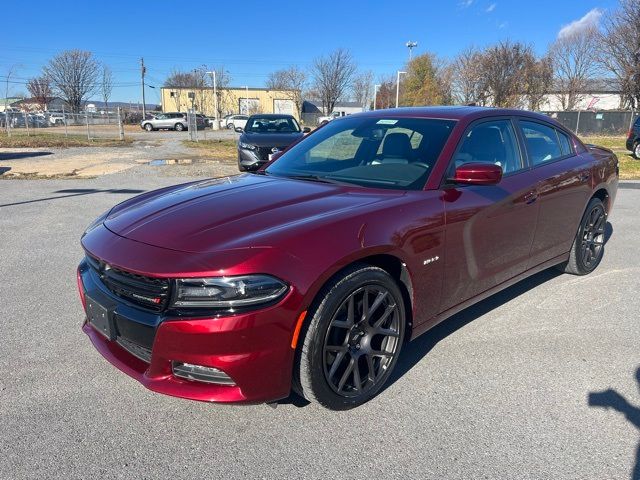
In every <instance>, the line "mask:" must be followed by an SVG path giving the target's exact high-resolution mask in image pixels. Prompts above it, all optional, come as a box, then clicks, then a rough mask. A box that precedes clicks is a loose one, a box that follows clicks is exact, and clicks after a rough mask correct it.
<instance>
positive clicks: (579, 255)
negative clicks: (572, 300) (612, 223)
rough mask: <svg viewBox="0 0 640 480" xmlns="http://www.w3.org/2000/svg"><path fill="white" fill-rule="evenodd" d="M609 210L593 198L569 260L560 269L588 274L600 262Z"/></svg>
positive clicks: (585, 213) (600, 201)
mask: <svg viewBox="0 0 640 480" xmlns="http://www.w3.org/2000/svg"><path fill="white" fill-rule="evenodd" d="M606 226H607V212H606V211H605V209H604V204H603V203H602V200H600V199H599V198H592V199H591V201H590V202H589V205H587V209H586V210H585V212H584V215H583V216H582V221H581V222H580V226H579V227H578V233H577V234H576V238H575V239H574V240H573V245H572V246H571V252H570V254H569V260H568V261H567V262H566V263H564V264H562V265H560V266H559V267H560V270H562V271H564V272H566V273H572V274H574V275H587V274H588V273H591V272H593V271H594V270H595V269H596V267H597V266H598V265H599V264H600V261H601V260H602V256H603V255H604V237H605V229H606Z"/></svg>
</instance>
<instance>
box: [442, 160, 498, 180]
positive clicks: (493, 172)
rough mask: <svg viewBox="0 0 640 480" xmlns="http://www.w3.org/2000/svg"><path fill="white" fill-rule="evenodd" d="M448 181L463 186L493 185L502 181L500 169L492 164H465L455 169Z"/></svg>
mask: <svg viewBox="0 0 640 480" xmlns="http://www.w3.org/2000/svg"><path fill="white" fill-rule="evenodd" d="M449 180H450V181H452V182H454V183H460V184H463V185H495V184H496V183H499V182H500V180H502V167H500V166H499V165H494V164H492V163H466V164H464V165H460V166H459V167H458V168H456V171H455V173H454V175H453V178H451V179H449Z"/></svg>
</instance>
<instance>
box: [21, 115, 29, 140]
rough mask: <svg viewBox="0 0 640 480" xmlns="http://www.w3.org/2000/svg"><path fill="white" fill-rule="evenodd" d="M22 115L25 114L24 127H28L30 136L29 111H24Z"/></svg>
mask: <svg viewBox="0 0 640 480" xmlns="http://www.w3.org/2000/svg"><path fill="white" fill-rule="evenodd" d="M22 115H23V116H24V128H26V129H27V137H30V136H31V135H30V134H29V117H28V116H27V112H22Z"/></svg>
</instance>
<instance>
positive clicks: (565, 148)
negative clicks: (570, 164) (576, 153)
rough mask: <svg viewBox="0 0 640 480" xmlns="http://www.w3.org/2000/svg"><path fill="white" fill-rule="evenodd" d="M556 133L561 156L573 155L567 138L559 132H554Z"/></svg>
mask: <svg viewBox="0 0 640 480" xmlns="http://www.w3.org/2000/svg"><path fill="white" fill-rule="evenodd" d="M556 132H558V140H560V149H561V150H562V155H571V154H572V153H573V149H572V148H571V141H570V140H569V136H568V135H567V134H566V133H564V132H561V131H560V130H556Z"/></svg>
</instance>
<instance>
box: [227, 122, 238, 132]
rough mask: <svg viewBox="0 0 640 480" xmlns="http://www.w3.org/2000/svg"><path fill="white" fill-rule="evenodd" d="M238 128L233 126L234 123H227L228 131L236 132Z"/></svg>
mask: <svg viewBox="0 0 640 480" xmlns="http://www.w3.org/2000/svg"><path fill="white" fill-rule="evenodd" d="M235 129H236V127H235V126H234V125H233V123H227V130H235Z"/></svg>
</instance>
